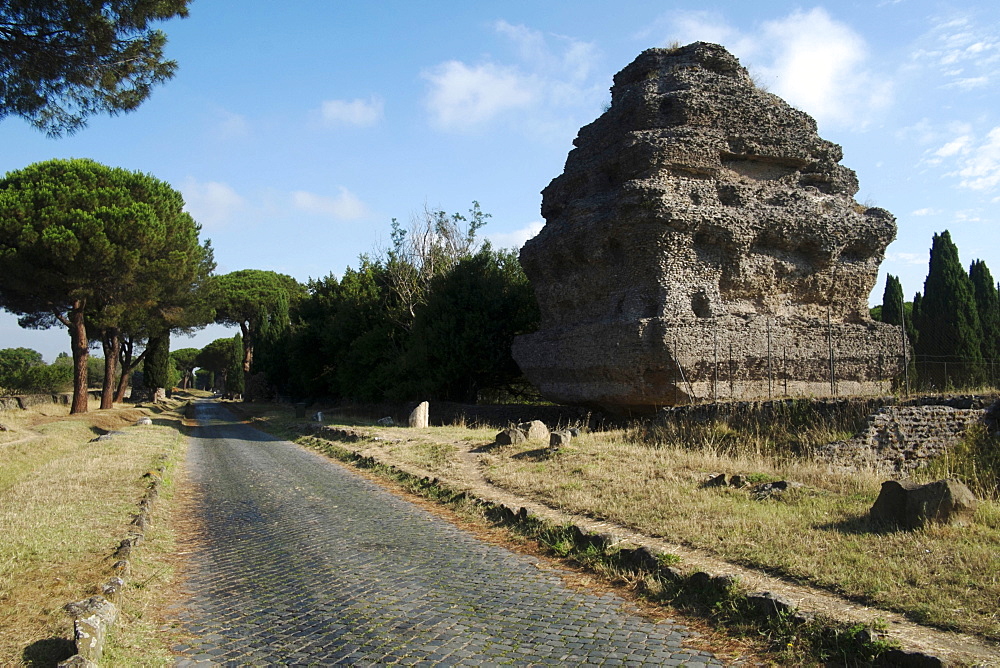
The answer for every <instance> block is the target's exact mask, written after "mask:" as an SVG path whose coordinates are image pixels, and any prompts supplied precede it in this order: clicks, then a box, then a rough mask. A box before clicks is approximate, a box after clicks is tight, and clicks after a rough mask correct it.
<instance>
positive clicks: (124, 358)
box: [115, 337, 133, 403]
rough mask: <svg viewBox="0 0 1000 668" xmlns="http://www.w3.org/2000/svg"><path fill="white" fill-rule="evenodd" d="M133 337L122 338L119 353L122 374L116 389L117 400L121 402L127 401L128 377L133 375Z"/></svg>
mask: <svg viewBox="0 0 1000 668" xmlns="http://www.w3.org/2000/svg"><path fill="white" fill-rule="evenodd" d="M132 348H133V346H132V339H130V338H127V337H126V338H123V339H120V346H119V348H118V354H119V355H120V359H119V362H120V363H121V369H122V375H121V377H120V378H118V389H117V391H115V401H117V402H118V403H121V402H123V401H125V390H127V389H128V379H129V377H131V375H132Z"/></svg>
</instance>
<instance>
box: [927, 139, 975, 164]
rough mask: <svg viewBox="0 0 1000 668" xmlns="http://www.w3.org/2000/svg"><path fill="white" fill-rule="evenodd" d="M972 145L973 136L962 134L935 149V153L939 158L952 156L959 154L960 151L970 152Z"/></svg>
mask: <svg viewBox="0 0 1000 668" xmlns="http://www.w3.org/2000/svg"><path fill="white" fill-rule="evenodd" d="M971 145H972V137H970V136H969V135H962V136H961V137H957V138H955V139H952V140H951V141H950V142H948V143H947V144H945V145H944V146H942V147H941V148H939V149H938V150H936V151H934V155H936V156H937V157H939V158H950V157H951V156H953V155H958V154H960V153H968V152H969V147H970V146H971Z"/></svg>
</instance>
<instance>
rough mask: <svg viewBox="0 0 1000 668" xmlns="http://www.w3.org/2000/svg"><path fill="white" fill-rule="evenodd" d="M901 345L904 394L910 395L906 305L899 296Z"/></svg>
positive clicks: (905, 395)
mask: <svg viewBox="0 0 1000 668" xmlns="http://www.w3.org/2000/svg"><path fill="white" fill-rule="evenodd" d="M899 345H900V346H901V347H902V348H903V396H904V397H908V396H910V364H909V362H908V361H907V359H906V307H905V304H904V303H903V297H902V295H900V297H899Z"/></svg>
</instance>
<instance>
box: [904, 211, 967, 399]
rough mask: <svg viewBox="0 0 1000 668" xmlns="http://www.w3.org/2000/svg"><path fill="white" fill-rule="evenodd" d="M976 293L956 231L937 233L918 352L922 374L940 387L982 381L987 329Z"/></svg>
mask: <svg viewBox="0 0 1000 668" xmlns="http://www.w3.org/2000/svg"><path fill="white" fill-rule="evenodd" d="M973 292H974V290H973V286H972V281H971V280H970V279H969V275H968V274H967V273H966V272H965V269H964V267H962V263H961V261H960V260H959V258H958V248H957V247H956V246H955V244H954V242H952V240H951V234H950V233H949V232H948V231H947V230H945V231H944V232H942V233H941V234H935V235H934V238H933V240H932V243H931V255H930V265H929V268H928V272H927V279H926V280H925V281H924V295H923V299H922V300H921V303H920V321H919V322H918V323H917V328H918V329H919V330H920V337H919V339H918V341H917V356H918V363H920V364H921V365H922V369H921V371H922V376H923V377H924V378H925V379H926V380H928V381H930V382H931V383H932V384H933V386H934V387H936V388H938V389H944V388H945V387H947V386H949V385H956V384H959V385H961V384H977V383H979V382H981V381H982V360H983V357H982V341H981V338H982V329H981V326H980V324H979V316H978V313H977V311H976V301H975V297H974V296H973Z"/></svg>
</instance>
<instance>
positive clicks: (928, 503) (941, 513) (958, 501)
mask: <svg viewBox="0 0 1000 668" xmlns="http://www.w3.org/2000/svg"><path fill="white" fill-rule="evenodd" d="M978 506H979V500H978V499H977V498H976V496H975V495H974V494H973V493H972V491H971V490H970V489H969V488H968V487H966V486H965V485H963V484H962V483H960V482H959V481H957V480H952V479H948V480H938V481H935V482H931V483H927V484H926V485H919V484H917V483H913V482H907V481H896V480H887V481H886V482H884V483H882V491H881V492H879V495H878V498H877V499H876V500H875V504H874V505H873V506H872V507H871V510H870V511H869V518H870V519H871V521H872V522H874V523H876V524H889V525H896V526H899V527H903V528H906V529H918V528H920V527H922V526H924V525H926V524H927V523H929V522H937V523H940V524H954V525H958V526H968V525H969V524H971V523H972V517H973V515H974V514H975V512H976V508H977V507H978Z"/></svg>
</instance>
